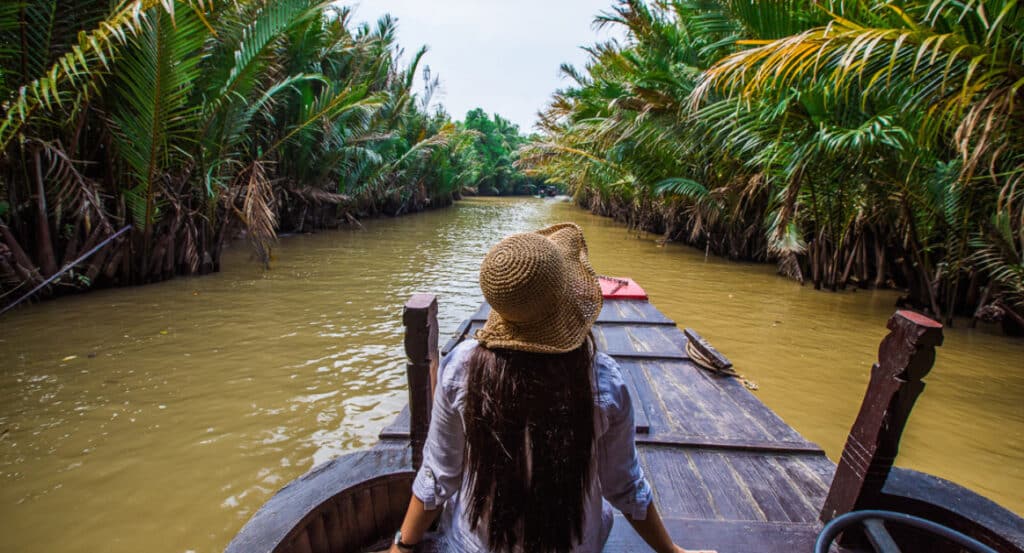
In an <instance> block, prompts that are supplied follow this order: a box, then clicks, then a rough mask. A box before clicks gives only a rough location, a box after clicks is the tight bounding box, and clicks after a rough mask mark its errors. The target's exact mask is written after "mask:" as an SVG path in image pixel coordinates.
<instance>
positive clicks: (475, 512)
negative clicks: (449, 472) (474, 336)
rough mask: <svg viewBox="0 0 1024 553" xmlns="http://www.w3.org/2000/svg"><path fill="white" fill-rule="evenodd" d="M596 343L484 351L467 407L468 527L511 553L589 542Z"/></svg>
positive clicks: (541, 552)
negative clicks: (566, 348)
mask: <svg viewBox="0 0 1024 553" xmlns="http://www.w3.org/2000/svg"><path fill="white" fill-rule="evenodd" d="M593 359H594V346H593V340H592V339H591V338H589V337H588V338H587V340H585V341H584V343H583V344H582V345H581V346H580V347H578V348H576V349H575V350H573V351H570V352H568V353H562V354H541V353H526V352H521V351H513V350H504V349H493V350H492V349H487V348H485V347H482V346H478V347H477V348H476V350H475V351H474V352H473V353H472V355H471V356H470V359H469V367H468V369H469V375H468V382H467V392H468V393H467V395H466V406H465V410H464V413H465V424H466V455H465V458H464V459H465V461H464V463H465V465H464V472H463V474H464V476H465V478H467V484H468V486H467V494H466V496H467V497H466V499H465V505H466V513H467V516H468V519H469V523H470V527H471V528H472V529H473V530H476V528H477V527H478V526H480V525H481V524H482V525H483V527H484V529H485V532H486V536H487V546H488V548H489V549H490V550H491V551H495V552H497V553H504V552H509V551H512V550H513V549H514V548H515V547H516V546H517V545H521V546H522V548H523V550H524V551H529V552H531V553H533V552H537V553H548V552H554V551H568V550H570V549H572V547H573V546H574V545H575V544H577V543H579V542H580V541H581V540H582V536H583V517H584V502H585V500H586V494H587V492H588V490H589V489H590V479H591V468H592V467H591V464H592V463H591V454H592V451H593V445H594V391H593V383H592V381H593V376H592V372H593Z"/></svg>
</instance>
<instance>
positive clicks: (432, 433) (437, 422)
mask: <svg viewBox="0 0 1024 553" xmlns="http://www.w3.org/2000/svg"><path fill="white" fill-rule="evenodd" d="M463 346H465V347H462V346H460V347H458V348H456V349H455V350H453V351H452V352H450V353H449V354H448V355H447V356H445V358H444V359H443V360H442V361H441V363H440V366H439V367H438V371H437V372H438V375H437V387H436V389H435V390H434V407H433V409H432V410H431V415H430V429H429V430H428V431H427V441H426V443H425V444H424V445H423V464H422V465H421V466H420V470H419V472H417V473H416V479H415V480H413V483H412V493H413V494H414V495H415V496H416V497H418V498H419V499H420V500H421V501H423V507H424V508H425V509H427V510H428V511H432V510H434V509H437V508H438V507H439V506H441V505H444V503H445V502H446V501H447V500H448V498H450V497H451V496H452V494H454V493H456V492H457V491H458V490H459V488H460V487H461V486H462V455H463V449H464V448H465V443H466V434H465V429H464V428H463V425H462V416H461V414H460V413H459V410H458V408H457V407H456V405H455V404H456V401H457V396H458V394H457V392H458V390H457V388H458V385H459V383H458V379H459V378H460V377H461V376H460V375H461V374H464V371H462V370H460V369H461V367H459V366H456V365H457V364H459V363H463V361H464V359H465V357H466V354H467V353H468V350H471V349H472V347H469V346H466V345H465V344H463Z"/></svg>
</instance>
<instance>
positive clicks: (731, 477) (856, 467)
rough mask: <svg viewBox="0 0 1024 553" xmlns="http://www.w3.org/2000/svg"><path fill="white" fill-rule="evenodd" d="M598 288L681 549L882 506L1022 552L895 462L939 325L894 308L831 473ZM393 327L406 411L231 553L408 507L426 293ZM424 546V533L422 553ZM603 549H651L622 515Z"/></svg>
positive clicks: (638, 299)
mask: <svg viewBox="0 0 1024 553" xmlns="http://www.w3.org/2000/svg"><path fill="white" fill-rule="evenodd" d="M602 288H603V289H604V291H605V293H606V300H605V305H604V309H603V310H602V312H601V314H600V317H599V318H598V321H597V323H596V324H595V326H594V336H595V339H596V340H597V342H598V346H599V348H600V349H601V350H603V351H605V352H607V353H609V354H610V355H612V356H613V357H614V358H616V359H617V360H618V362H619V364H620V366H621V367H622V369H623V372H624V376H625V377H626V381H627V387H628V389H629V393H630V394H631V395H632V399H633V404H634V409H635V424H636V431H637V448H638V451H639V453H640V458H641V463H642V464H643V466H644V469H645V472H646V474H647V477H648V479H649V481H650V482H651V485H652V487H653V488H654V491H655V496H656V498H657V501H658V506H659V510H660V511H661V513H662V516H663V518H664V519H665V523H666V526H667V527H668V529H669V532H670V533H671V534H672V536H673V537H674V539H675V540H676V542H677V543H679V544H680V545H682V546H683V547H686V548H696V547H700V548H714V549H717V550H718V551H720V552H722V553H726V552H744V551H757V552H773V551H780V552H781V551H785V552H787V553H791V552H800V551H811V550H812V547H813V545H814V542H815V539H816V537H817V536H818V534H819V532H820V531H821V529H822V526H823V521H829V520H832V519H834V518H835V517H837V516H838V515H841V514H843V513H846V512H849V511H853V510H861V509H891V510H898V511H901V512H904V513H909V514H912V515H916V516H920V517H924V518H926V519H929V520H932V521H935V522H937V523H940V524H942V525H945V526H947V527H950V528H953V529H955V530H957V531H960V532H962V533H964V534H966V535H968V536H971V537H972V538H975V539H977V540H979V541H980V542H982V543H984V544H987V545H988V546H989V547H992V548H993V549H995V550H997V551H1018V552H1020V551H1024V520H1022V519H1021V518H1020V517H1019V516H1017V515H1016V514H1014V513H1012V512H1010V511H1008V510H1006V509H1004V508H1002V507H1000V506H999V505H997V504H995V503H994V502H992V501H990V500H988V499H986V498H984V497H981V496H980V495H978V494H976V493H974V492H972V491H970V490H967V489H965V488H963V487H961V486H958V485H956V484H954V483H952V482H949V481H946V480H943V479H941V478H937V477H935V476H931V475H928V474H923V473H920V472H917V471H913V470H907V469H902V468H896V467H893V460H894V459H895V457H896V453H897V450H898V445H899V438H900V435H901V434H902V431H903V428H904V425H905V423H906V421H907V417H908V416H909V414H910V410H911V408H912V406H913V404H914V401H915V400H916V398H917V395H918V394H919V393H920V392H921V391H922V389H923V387H924V383H923V382H922V378H923V377H924V376H925V375H926V374H927V373H928V371H929V370H930V369H931V366H932V362H933V360H934V355H935V347H936V346H938V345H940V344H941V341H942V327H941V325H939V324H938V323H935V322H934V321H931V320H929V319H927V318H925V317H922V316H920V315H917V314H914V313H908V312H903V311H900V312H897V313H896V314H895V315H894V316H893V317H892V319H891V320H890V321H889V329H890V331H891V332H890V334H889V335H888V336H887V337H886V338H885V340H883V342H882V344H881V346H880V348H879V361H878V363H877V364H876V365H875V366H874V368H873V370H872V376H871V382H870V384H869V387H868V390H867V393H866V394H865V398H864V402H863V404H862V406H861V411H860V414H859V415H858V418H857V420H856V422H855V424H854V426H853V428H852V430H851V433H850V437H849V439H848V442H847V445H846V448H845V450H844V451H843V454H842V457H841V459H840V461H839V464H838V465H836V464H834V463H833V462H832V461H830V460H829V459H828V458H827V457H826V456H825V454H824V452H823V451H822V450H821V448H819V447H818V446H817V445H815V444H813V443H811V442H809V441H807V440H806V439H804V438H803V437H802V436H801V435H800V434H799V433H797V432H796V431H795V430H794V429H793V428H791V427H789V426H788V425H786V424H785V423H784V422H783V421H782V419H780V418H779V417H778V416H777V415H776V414H775V413H774V412H772V411H771V410H770V409H768V408H767V407H766V406H765V405H764V404H763V403H761V402H760V401H759V400H758V399H757V398H756V397H755V396H754V395H753V394H751V393H750V391H748V390H747V389H746V388H744V387H743V385H742V384H741V383H740V382H739V381H738V380H737V379H736V378H732V377H730V376H728V375H724V374H721V373H719V372H715V371H713V370H707V369H705V368H703V367H700V366H697V365H696V364H695V363H694V361H693V359H691V355H689V354H688V353H687V350H688V347H689V350H690V351H691V352H693V351H694V348H696V349H697V351H699V352H700V354H699V357H700V358H701V359H703V360H704V361H705V363H706V364H708V365H709V366H710V367H711V368H712V369H714V368H715V367H716V366H717V367H718V368H722V367H728V366H731V363H729V362H728V360H727V359H725V358H724V356H722V355H721V354H720V353H718V352H717V351H716V350H714V348H712V347H710V345H709V344H707V342H706V341H704V340H703V339H702V338H701V337H700V336H699V335H698V334H697V333H696V332H694V331H692V330H690V329H686V332H685V333H684V332H683V331H681V330H679V329H678V328H677V327H676V324H675V322H674V321H672V320H671V319H669V318H667V317H666V316H665V315H663V314H662V313H661V312H660V311H658V310H657V309H656V308H655V307H654V306H653V305H651V304H650V303H649V302H648V301H647V298H646V294H644V293H643V290H642V289H641V288H640V287H639V286H637V285H636V283H635V282H633V281H631V280H621V279H611V280H606V281H604V282H602ZM488 312H489V307H488V306H487V305H486V304H484V305H482V306H481V307H480V309H479V310H478V311H477V312H476V313H475V314H474V315H473V316H472V317H470V318H469V319H467V320H466V321H464V322H463V323H462V324H461V325H460V326H459V328H458V330H457V332H456V334H455V336H453V337H452V339H451V340H449V341H448V343H447V344H446V345H445V346H444V348H442V349H441V350H440V354H441V355H443V354H445V353H447V352H448V351H450V350H451V349H452V348H453V347H454V346H455V345H457V344H458V343H459V342H461V341H462V340H464V339H466V338H467V337H471V336H472V335H473V333H474V332H475V330H476V329H478V328H479V327H480V326H482V324H483V321H484V320H485V319H486V316H487V314H488ZM403 320H404V324H405V327H406V337H405V349H406V353H407V356H408V362H407V375H408V378H409V405H408V406H407V407H406V408H405V409H404V410H403V411H402V412H401V414H399V415H398V417H397V418H396V420H395V421H394V422H393V423H392V424H391V425H390V426H388V427H387V428H385V429H384V430H383V431H382V432H381V434H380V441H379V442H378V443H377V444H376V445H374V446H373V447H372V448H371V449H369V450H366V451H360V452H356V453H351V454H348V455H344V456H342V457H339V458H337V459H334V460H333V461H331V462H328V463H326V464H324V465H322V466H319V467H316V468H314V469H313V470H311V471H310V472H309V473H307V474H305V475H303V476H301V477H299V478H298V479H297V480H295V481H293V482H291V483H289V484H288V485H287V486H285V487H284V488H283V489H281V490H280V491H279V492H278V493H277V494H276V495H275V496H274V497H273V498H271V499H270V501H268V502H267V503H266V504H265V505H264V506H263V507H262V508H261V509H260V510H259V511H258V512H256V513H255V514H254V515H253V517H252V518H251V519H250V520H249V521H248V523H247V524H246V525H245V527H244V528H242V530H241V531H240V532H239V533H238V535H237V536H235V538H234V540H233V541H232V542H231V543H230V544H229V545H228V547H227V552H228V553H262V552H275V553H347V552H361V551H373V550H375V548H376V549H383V548H386V547H387V545H388V543H389V539H390V537H391V536H392V535H393V534H394V532H395V531H396V530H397V528H398V527H399V526H400V524H401V521H402V517H403V516H404V513H405V509H406V506H407V505H408V502H409V498H410V488H411V484H412V480H413V477H414V475H415V468H416V467H418V466H419V463H420V460H421V452H422V447H423V442H424V440H425V438H426V432H427V428H428V426H429V414H430V406H431V398H432V394H431V390H432V386H433V383H434V382H435V381H436V371H437V363H438V358H439V350H438V347H437V346H438V328H437V301H436V299H435V298H434V297H433V296H431V295H426V294H417V295H414V296H413V297H412V298H411V299H410V300H409V302H408V303H406V305H405V311H404V313H403ZM887 530H888V534H889V535H891V537H892V538H893V539H894V540H895V542H896V543H899V544H900V545H902V546H904V550H906V551H954V550H958V549H957V548H954V547H952V546H950V545H948V544H947V543H945V542H941V541H937V540H936V539H935V538H932V537H929V536H928V535H925V534H922V533H920V532H918V531H916V530H914V529H912V528H904V527H889V528H888V529H887ZM882 533H885V529H883V530H882ZM847 534H848V536H847V537H845V538H844V542H843V543H842V547H840V550H847V549H850V550H854V549H856V548H857V547H858V546H860V545H863V542H858V539H859V538H858V537H857V536H859V535H861V534H857V533H855V532H847ZM872 536H874V534H872ZM872 539H875V538H874V537H872ZM908 546H909V547H908ZM434 547H435V545H434V544H433V542H432V541H430V540H429V539H428V540H427V541H426V542H425V543H424V544H423V546H422V547H421V549H422V550H423V551H432V550H434ZM826 547H827V546H826ZM605 550H606V551H646V550H649V549H648V548H647V547H646V545H644V544H643V542H642V541H641V540H640V538H639V537H638V536H637V535H636V534H635V532H633V530H632V529H631V528H630V526H629V525H628V524H627V523H626V522H625V521H624V520H623V519H621V517H619V518H618V519H617V521H616V523H615V526H614V529H613V531H612V535H611V537H610V539H609V541H608V544H607V546H606V548H605Z"/></svg>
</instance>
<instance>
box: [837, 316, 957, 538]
mask: <svg viewBox="0 0 1024 553" xmlns="http://www.w3.org/2000/svg"><path fill="white" fill-rule="evenodd" d="M888 328H889V330H890V332H889V334H888V335H887V336H886V337H885V339H883V340H882V344H881V345H880V346H879V348H878V362H877V363H875V365H874V366H873V367H872V369H871V381H870V382H869V383H868V389H867V391H866V392H865V393H864V401H863V402H862V403H861V406H860V412H859V413H858V414H857V420H856V421H855V422H854V423H853V428H852V429H851V430H850V436H849V437H848V438H847V440H846V447H844V448H843V454H842V456H841V457H840V459H839V465H838V466H837V467H836V473H835V477H834V479H833V480H832V486H831V488H830V489H829V494H828V498H827V499H826V500H825V505H824V507H822V511H821V520H822V521H823V522H828V521H830V520H832V519H833V518H835V517H837V516H839V515H842V514H844V513H848V512H850V511H852V510H854V509H864V508H867V507H866V506H867V505H870V504H872V503H876V502H877V501H876V498H877V496H878V495H879V494H880V493H881V490H882V486H883V485H884V484H885V480H886V478H888V476H889V471H890V470H891V469H892V465H893V462H894V461H895V459H896V453H897V452H898V451H899V442H900V436H901V435H902V434H903V428H904V427H905V426H906V424H907V419H908V418H909V417H910V410H911V409H912V408H913V406H914V402H915V401H917V396H918V395H920V393H921V392H922V391H923V390H924V382H922V380H921V379H922V378H924V377H925V375H927V374H928V372H929V371H930V370H931V368H932V363H934V362H935V347H936V346H940V345H942V325H941V324H939V323H937V322H935V321H933V320H931V319H928V318H927V317H924V316H922V315H918V314H917V313H913V312H909V311H897V312H896V314H895V315H893V316H892V318H891V319H889V324H888Z"/></svg>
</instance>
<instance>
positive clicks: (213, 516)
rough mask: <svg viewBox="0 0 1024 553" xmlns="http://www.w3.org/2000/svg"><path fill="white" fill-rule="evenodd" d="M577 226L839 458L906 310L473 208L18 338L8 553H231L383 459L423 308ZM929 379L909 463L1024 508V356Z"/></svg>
mask: <svg viewBox="0 0 1024 553" xmlns="http://www.w3.org/2000/svg"><path fill="white" fill-rule="evenodd" d="M563 220H573V221H576V222H578V223H579V224H581V225H583V226H584V229H585V233H586V236H587V240H588V242H589V244H590V251H591V256H592V260H593V263H594V266H595V268H596V269H597V270H598V272H600V273H603V274H610V275H628V276H632V277H633V278H635V279H636V280H638V281H639V282H640V283H641V284H642V285H643V286H644V287H645V288H646V289H647V291H648V293H649V294H650V296H651V301H652V302H653V303H654V304H655V305H657V306H658V308H660V309H661V310H662V311H664V312H665V313H666V314H667V315H668V316H669V317H671V318H673V319H675V320H676V321H678V322H680V324H682V325H685V326H690V327H693V328H695V329H697V330H698V331H700V332H701V333H702V334H704V335H705V337H707V338H708V339H709V340H710V341H711V342H712V343H713V344H715V346H716V347H718V348H719V349H720V350H721V351H722V352H723V353H725V354H726V355H727V356H728V357H730V358H731V359H732V360H733V361H734V363H735V364H736V366H737V368H738V369H739V370H740V371H741V372H743V373H744V374H745V375H746V376H747V377H749V378H750V379H752V380H754V381H756V382H757V383H758V384H759V385H760V391H759V392H757V394H758V396H759V397H760V398H761V399H762V400H763V401H765V402H766V403H767V404H768V405H769V406H770V407H772V408H773V409H775V410H776V411H777V412H778V413H779V414H780V415H782V417H783V418H784V419H785V420H786V421H787V422H789V423H790V424H791V425H793V426H794V427H796V428H797V430H799V431H800V432H801V433H803V434H804V435H805V436H806V437H807V438H808V439H810V440H812V441H815V442H817V443H819V444H821V445H822V446H823V447H824V448H825V449H826V451H827V452H828V453H829V455H830V456H831V457H832V458H833V459H835V458H836V456H837V455H838V453H839V451H840V450H841V449H842V446H843V443H844V441H845V437H846V433H847V432H848V431H849V426H850V424H851V422H852V421H853V418H854V417H855V416H856V411H857V408H858V406H859V405H860V401H861V399H862V397H863V393H864V388H865V386H866V384H867V378H868V373H869V369H870V365H871V362H872V361H873V360H874V358H875V354H876V350H877V347H878V342H879V340H880V339H881V338H882V337H883V336H884V335H885V333H886V330H885V321H886V320H887V319H888V318H889V316H890V315H891V314H892V312H893V305H894V302H895V299H896V294H895V293H893V292H864V291H858V292H847V293H827V292H816V291H814V290H812V289H811V288H809V287H801V286H799V285H798V284H795V283H793V282H790V281H787V280H785V279H782V278H779V277H777V276H775V274H774V270H773V268H772V267H770V266H764V265H757V264H739V263H732V262H727V261H723V260H720V259H716V258H708V259H705V257H704V255H703V253H702V252H698V251H696V250H693V249H690V248H686V247H683V246H678V245H674V244H668V245H667V246H665V247H659V246H658V245H657V244H656V243H655V240H654V238H656V237H652V236H637V235H636V234H635V233H632V232H629V231H627V230H626V229H625V228H624V227H623V226H622V225H619V224H617V223H615V222H613V221H611V220H608V219H604V218H600V217H595V216H593V215H590V214H589V213H587V212H584V211H582V210H579V209H577V208H575V207H573V206H571V205H569V204H566V203H561V202H557V201H552V200H537V199H532V198H531V199H470V200H466V201H463V202H460V203H459V204H458V205H457V206H456V207H454V208H451V209H445V210H441V211H436V212H430V213H425V214H419V215H412V216H407V217H402V218H398V219H379V220H372V221H367V222H365V223H364V228H363V229H354V230H343V231H335V232H324V233H320V234H316V235H306V236H292V237H286V238H283V239H282V240H281V243H280V245H279V247H278V248H277V249H276V250H275V252H276V253H275V259H274V263H273V270H271V271H269V272H264V271H263V270H261V269H260V268H259V266H258V265H257V264H256V263H254V262H252V261H251V260H250V259H249V254H248V251H247V249H246V246H245V244H244V243H238V244H236V246H235V248H234V249H233V250H232V251H230V252H229V253H228V255H227V257H226V259H225V262H224V271H223V272H221V273H219V274H216V275H209V276H204V277H198V278H188V279H177V280H174V281H170V282H165V283H161V284H156V285H151V286H145V287H139V288H132V289H119V290H104V291H98V292H94V293H90V294H86V295H82V296H77V297H69V298H63V299H60V300H58V301H52V302H45V303H42V304H39V305H35V306H30V307H29V308H27V309H20V310H17V311H15V312H14V313H10V314H8V315H7V316H5V317H3V318H2V319H0V360H2V361H0V433H2V434H0V536H3V537H2V538H0V551H5V552H6V551H12V552H14V551H17V552H25V553H37V552H39V553H41V552H44V551H47V552H48V551H55V550H60V551H64V552H68V553H78V552H82V553H84V552H94V551H106V552H111V553H121V552H124V553H128V552H133V553H134V552H137V551H152V552H174V553H182V552H188V551H192V552H196V553H198V552H204V553H205V552H211V553H212V552H218V551H221V550H223V548H224V546H225V545H226V544H227V542H228V541H229V540H230V539H231V537H232V536H233V535H234V533H235V532H236V531H237V530H238V529H239V528H240V527H241V526H242V524H243V523H244V522H245V520H246V519H248V517H249V516H251V515H252V513H253V512H254V511H255V510H256V509H257V508H259V506H260V505H261V504H262V503H263V502H265V501H266V500H267V499H268V498H269V497H270V495H272V494H273V493H274V491H276V490H277V489H279V488H280V487H281V486H283V485H284V484H285V483H286V482H288V481H289V480H291V479H293V478H295V477H297V476H298V475H300V474H302V473H303V472H305V471H307V470H309V469H310V468H311V467H313V466H314V465H316V464H319V463H322V462H324V461H326V460H328V459H330V458H332V457H334V456H337V455H339V454H342V453H344V452H347V451H352V450H356V449H360V448H366V447H369V446H370V445H372V444H373V443H374V441H375V440H376V434H377V432H379V430H380V429H381V428H382V427H383V426H384V425H386V424H387V423H388V422H389V421H390V420H391V418H392V417H393V415H394V414H395V413H396V412H397V411H398V410H399V409H400V408H401V406H402V405H403V404H404V402H405V388H404V369H403V367H402V351H401V331H402V329H401V321H400V314H401V306H402V303H403V302H404V300H405V299H406V298H407V297H408V296H409V295H410V294H412V293H414V292H418V291H429V292H434V293H436V294H438V295H439V297H440V302H441V309H440V319H441V327H442V332H443V333H444V334H445V335H447V334H449V333H450V332H452V331H454V329H455V327H456V325H457V324H458V323H459V322H460V321H461V320H462V319H464V318H465V317H466V316H468V315H469V314H471V313H472V312H473V310H474V309H475V308H476V306H477V305H478V303H479V302H480V300H481V298H480V293H479V290H478V289H477V286H476V271H477V269H478V267H479V263H480V260H481V259H482V257H483V255H484V253H485V252H486V251H487V249H488V248H489V247H490V245H492V244H493V243H494V242H496V241H497V240H499V239H500V238H501V237H502V236H504V235H506V234H508V233H511V232H518V231H524V230H532V229H535V228H539V227H542V226H545V225H548V224H552V223H555V222H559V221H563ZM926 381H927V382H928V387H927V388H926V390H925V392H924V394H923V396H922V397H921V399H920V400H919V402H918V406H917V408H916V409H915V410H914V412H913V414H912V415H911V420H910V424H909V425H908V428H907V431H906V434H905V435H904V439H903V448H902V452H901V455H900V457H899V459H898V460H897V464H899V465H903V466H909V467H912V468H917V469H920V470H926V471H929V472H933V473H935V474H938V475H940V476H943V477H946V478H949V479H951V480H954V481H956V482H959V483H962V484H964V485H967V486H969V487H971V488H973V489H975V490H977V491H979V492H981V493H983V494H984V495H987V496H989V497H991V498H993V499H995V500H997V501H998V502H1000V503H1002V504H1003V505H1005V506H1007V507H1009V508H1011V509H1013V510H1015V511H1017V512H1019V513H1020V512H1024V499H1022V497H1021V494H1020V492H1019V490H1021V489H1024V401H1022V399H1024V342H1022V341H1019V340H1016V341H1015V340H1011V339H1007V338H1004V337H1001V336H998V335H996V334H994V333H993V332H992V331H991V330H990V329H975V330H968V329H965V328H953V329H947V331H946V341H945V345H944V346H943V347H942V348H940V350H939V354H938V361H937V363H936V366H935V368H934V369H933V371H932V374H931V375H930V376H929V377H928V378H927V379H926Z"/></svg>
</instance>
